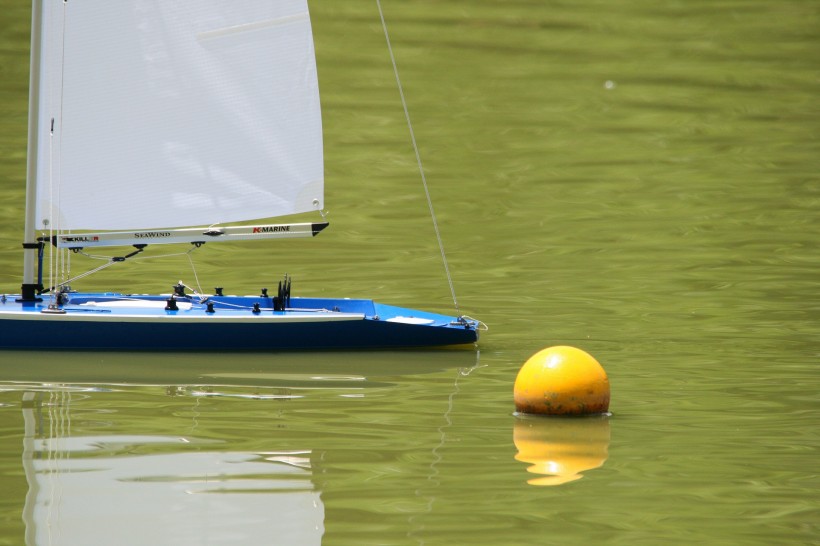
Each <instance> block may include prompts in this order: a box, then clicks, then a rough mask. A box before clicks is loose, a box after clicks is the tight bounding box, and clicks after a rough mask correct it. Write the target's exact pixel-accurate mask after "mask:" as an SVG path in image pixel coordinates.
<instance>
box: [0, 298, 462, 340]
mask: <svg viewBox="0 0 820 546" xmlns="http://www.w3.org/2000/svg"><path fill="white" fill-rule="evenodd" d="M167 299H168V296H131V295H128V296H126V295H121V294H70V296H69V301H68V302H66V303H64V304H63V305H61V306H59V308H56V309H52V311H56V312H48V302H47V301H44V302H39V303H19V302H17V301H15V296H6V297H5V301H2V302H0V349H33V350H65V349H71V350H129V351H130V350H152V351H153V350H168V351H191V350H194V351H270V350H316V349H370V348H398V347H433V346H443V345H460V344H469V343H475V342H476V341H478V323H476V322H475V321H472V320H465V319H460V318H456V317H451V316H446V315H439V314H435V313H427V312H423V311H417V310H412V309H405V308H400V307H393V306H388V305H382V304H379V303H375V302H373V301H371V300H348V299H319V298H293V299H292V300H291V301H290V304H291V306H290V307H289V308H288V309H287V310H284V311H274V310H273V302H272V300H271V298H265V297H249V296H212V297H210V298H208V301H207V303H210V304H211V305H212V308H211V309H208V307H207V303H206V302H202V303H200V302H199V301H198V300H197V299H196V298H177V299H176V302H177V305H178V309H177V310H166V309H165V306H166V300H167ZM254 304H257V305H258V308H257V309H256V310H254Z"/></svg>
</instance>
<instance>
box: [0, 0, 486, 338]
mask: <svg viewBox="0 0 820 546" xmlns="http://www.w3.org/2000/svg"><path fill="white" fill-rule="evenodd" d="M32 21H33V24H32V53H31V89H30V112H29V154H28V178H27V193H26V220H25V241H24V244H23V247H24V252H25V258H24V272H23V273H24V280H23V285H22V290H21V294H19V295H7V296H3V297H2V298H0V348H32V349H199V350H211V349H224V350H266V349H312V348H317V349H319V348H364V347H404V346H434V345H451V344H464V343H473V342H475V341H477V339H478V329H479V328H478V327H479V323H478V322H477V321H475V320H473V319H469V318H467V317H464V316H446V315H440V314H436V313H427V312H423V311H417V310H411V309H404V308H397V307H393V306H388V305H383V304H379V303H375V302H373V301H371V300H360V299H347V298H339V299H333V298H297V297H293V298H291V295H290V292H291V290H290V280H289V279H286V280H285V281H284V282H280V284H279V289H278V291H277V293H276V294H270V295H269V294H267V292H266V291H263V292H262V294H260V295H259V296H227V295H223V294H222V293H221V291H220V290H217V291H216V292H217V293H216V294H213V295H207V296H204V295H202V294H198V293H194V294H189V293H186V291H185V287H184V286H182V285H181V284H180V285H179V286H177V287H176V288H175V290H174V293H172V294H165V295H156V296H145V295H140V296H134V295H126V294H111V293H78V292H75V291H72V290H71V289H70V285H69V281H70V279H68V280H67V279H59V280H50V281H49V282H48V286H45V285H44V280H43V272H44V265H43V262H44V260H43V256H44V253H45V252H44V248H46V247H51V248H54V249H56V252H58V253H59V252H71V251H73V252H85V251H86V250H87V249H93V248H95V247H102V246H123V245H128V246H130V248H129V249H128V251H127V252H125V253H123V255H121V256H116V257H112V258H111V260H110V262H109V263H119V262H121V261H125V260H127V259H129V258H131V257H133V256H135V255H137V254H139V253H141V252H142V251H143V250H144V249H145V247H146V246H148V245H154V244H168V243H177V244H184V245H195V246H197V247H198V246H201V245H202V244H206V243H211V242H219V241H235V240H257V239H276V238H292V237H313V236H315V235H316V234H318V233H319V232H320V231H321V230H322V229H324V228H325V227H327V222H325V221H324V217H323V216H321V220H320V221H312V222H302V223H279V224H269V223H265V224H262V223H252V222H259V219H265V218H276V217H284V216H290V215H295V214H303V213H313V214H316V215H319V214H320V213H321V211H322V210H323V207H324V175H323V171H324V167H323V149H322V123H321V111H320V104H319V87H318V78H317V72H316V61H315V54H314V47H313V36H312V32H311V24H310V18H309V15H308V9H307V4H306V0H278V1H276V2H270V1H269V0H242V1H236V2H226V1H224V0H198V1H193V0H184V1H183V0H180V1H175V2H159V3H154V2H151V3H147V2H141V1H133V2H109V1H105V0H72V1H71V2H55V1H50V0H35V1H34V3H33V17H32ZM191 226H200V227H191ZM59 259H60V258H59V257H58V258H52V259H51V260H49V263H50V267H51V269H55V268H56V265H55V263H56V262H57V261H58V260H59Z"/></svg>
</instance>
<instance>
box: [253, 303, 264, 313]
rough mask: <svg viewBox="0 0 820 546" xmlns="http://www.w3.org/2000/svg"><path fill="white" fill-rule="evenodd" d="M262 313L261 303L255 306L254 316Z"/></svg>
mask: <svg viewBox="0 0 820 546" xmlns="http://www.w3.org/2000/svg"><path fill="white" fill-rule="evenodd" d="M261 312H262V309H261V308H260V307H259V302H257V303H254V304H253V314H254V315H258V314H259V313H261Z"/></svg>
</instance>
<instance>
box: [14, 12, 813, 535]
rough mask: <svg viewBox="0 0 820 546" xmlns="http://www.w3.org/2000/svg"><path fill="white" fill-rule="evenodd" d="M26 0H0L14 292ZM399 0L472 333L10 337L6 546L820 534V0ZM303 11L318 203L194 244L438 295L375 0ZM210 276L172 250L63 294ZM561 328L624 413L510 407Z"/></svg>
mask: <svg viewBox="0 0 820 546" xmlns="http://www.w3.org/2000/svg"><path fill="white" fill-rule="evenodd" d="M23 4H25V3H24V2H11V1H8V0H3V1H2V2H0V6H2V14H3V15H2V25H0V185H2V189H3V193H2V195H3V198H2V200H0V291H5V292H15V291H17V290H18V289H19V285H20V275H21V264H20V251H19V250H18V249H19V244H20V242H21V239H22V206H23V195H24V180H25V152H26V148H25V138H26V137H25V131H26V115H27V113H26V107H27V82H28V79H27V78H28V60H27V52H28V25H29V8H28V6H25V5H23ZM382 4H383V7H384V9H385V14H386V17H387V20H388V23H389V24H390V31H391V38H392V40H393V47H394V50H395V53H396V57H397V61H398V64H399V68H400V70H401V76H402V82H403V84H404V91H405V94H406V96H407V100H408V106H409V110H410V114H411V116H412V118H413V122H414V130H415V134H416V138H417V140H418V142H419V146H420V152H421V157H422V160H423V162H424V167H425V171H426V174H427V179H428V182H429V184H430V192H431V195H432V197H433V200H434V204H435V206H436V213H437V216H438V221H439V225H440V228H441V232H442V236H443V239H444V244H445V248H446V250H447V256H448V259H449V263H450V269H451V271H452V273H453V278H454V284H455V288H456V291H457V295H458V303H459V306H460V308H461V311H462V312H464V313H466V314H469V315H471V316H474V317H477V318H480V319H481V320H483V321H484V322H485V323H487V324H488V325H489V327H490V330H489V331H488V332H486V333H485V335H484V336H483V338H482V341H481V343H480V345H479V348H478V349H479V350H478V351H472V350H462V351H449V350H447V351H434V352H430V351H421V352H387V353H381V352H379V353H319V354H306V355H162V354H140V355H127V354H125V355H123V354H119V355H118V354H76V355H54V354H49V355H42V354H36V353H3V354H0V361H2V365H1V367H0V380H2V381H0V434H2V443H0V491H2V494H0V544H9V545H18V544H24V543H26V541H28V542H29V543H32V544H33V543H37V544H48V543H53V544H62V543H73V544H76V543H84V542H82V539H79V538H76V536H77V535H73V538H72V535H71V533H72V532H77V529H80V530H82V531H83V532H84V533H86V534H85V535H82V536H85V537H90V536H94V537H107V540H105V541H102V542H100V543H109V544H126V543H128V542H127V541H128V539H129V537H130V538H131V539H132V540H137V539H134V538H133V537H134V536H135V535H134V533H133V532H132V531H131V529H132V528H133V529H136V530H137V531H140V530H142V531H145V532H147V531H146V530H147V529H151V528H155V530H156V531H157V532H159V533H161V534H160V538H159V539H157V537H154V538H153V540H154V542H153V543H163V542H164V543H168V544H206V543H213V544H256V543H258V544H265V543H271V544H289V543H294V542H293V539H286V538H284V537H287V536H291V535H287V533H286V532H285V531H284V530H285V529H291V528H293V527H295V528H300V524H301V530H302V531H303V532H304V533H305V534H304V536H305V537H308V538H303V539H302V540H301V542H302V543H318V542H317V541H318V540H321V543H322V544H326V545H329V544H349V545H361V544H374V545H375V544H391V545H392V544H442V545H445V544H446V545H452V544H464V545H479V544H488V545H490V544H492V545H497V544H505V545H506V544H549V545H565V544H579V543H602V544H629V545H635V544H647V545H654V544H693V543H703V544H727V545H728V544H732V545H734V544H752V545H757V544H759V545H770V544H786V543H789V544H820V538H819V537H820V495H818V490H819V489H818V488H819V487H820V479H819V478H818V460H819V459H818V447H820V433H818V430H820V426H819V425H820V416H818V412H819V411H820V395H818V386H820V381H818V373H817V369H816V368H817V360H818V355H820V328H818V323H820V298H818V295H817V294H818V293H820V283H819V282H818V280H820V279H819V277H818V271H820V253H818V250H820V244H819V243H820V227H818V219H819V218H818V212H820V177H818V174H817V173H818V167H820V159H819V158H820V145H819V144H818V142H820V139H819V138H818V137H820V134H819V133H820V108H818V100H817V97H818V96H820V34H819V33H818V29H819V28H820V4H818V3H816V2H811V1H801V0H780V1H777V2H774V1H753V0H735V1H716V2H695V1H691V2H679V1H662V2H648V1H639V0H623V1H615V2H612V1H609V2H604V1H590V0H584V1H581V2H553V1H534V0H531V1H528V0H519V1H512V0H496V1H493V2H486V1H479V0H470V1H468V0H460V1H459V0H414V1H404V2H397V1H395V0H386V1H383V2H382ZM311 11H312V16H313V25H314V30H315V33H316V49H317V55H318V64H319V77H320V85H321V88H322V102H323V109H324V119H325V122H324V124H325V134H326V136H325V155H326V180H327V199H326V202H327V206H328V209H329V211H330V217H329V219H330V222H331V228H330V229H328V230H326V231H325V232H323V233H322V235H321V236H320V237H317V238H316V239H315V240H311V241H305V242H301V241H287V242H284V243H281V244H277V245H276V246H275V247H269V246H260V247H252V246H247V245H244V246H240V245H238V246H235V247H231V248H225V247H221V248H217V247H216V246H215V247H214V248H207V247H205V248H203V249H201V250H200V251H197V252H196V253H195V254H194V255H193V256H194V261H195V264H196V278H198V281H199V282H200V283H201V284H202V286H203V288H205V289H210V287H212V286H225V287H227V288H228V289H230V290H231V291H234V292H236V293H255V292H256V291H257V290H258V289H259V287H262V286H273V285H274V282H275V281H276V280H278V279H279V278H280V277H281V275H282V274H284V273H285V272H287V273H289V274H290V275H291V276H292V277H294V279H295V280H294V295H333V296H350V297H373V298H375V299H378V300H380V301H384V302H386V303H393V304H400V305H410V306H419V307H424V308H428V309H432V310H440V311H450V310H452V307H453V303H452V299H451V297H450V293H449V288H448V285H447V281H446V279H445V276H444V272H443V268H442V266H441V261H440V257H439V253H438V249H437V246H436V241H435V235H434V232H433V228H432V225H431V222H430V219H429V213H428V211H427V205H426V203H425V200H424V194H423V190H422V188H421V183H420V181H419V176H418V172H417V170H416V162H415V158H414V155H413V151H412V148H411V146H410V142H409V138H408V133H407V128H406V126H405V124H404V119H403V113H402V109H401V104H400V102H399V97H398V93H397V91H396V86H395V80H394V77H393V74H392V71H391V67H390V61H389V57H388V55H387V50H386V48H385V45H384V36H383V34H382V30H381V27H380V24H379V19H378V12H377V9H376V5H375V2H371V1H369V0H346V1H345V2H336V1H333V2H331V1H329V0H315V1H313V2H312V3H311ZM99 205H100V206H104V203H99ZM160 253H162V252H160ZM72 266H73V268H75V269H77V270H78V271H81V270H84V269H86V268H90V267H91V266H89V265H88V264H85V263H83V262H81V261H79V260H77V261H75V263H74V264H72ZM194 278H195V276H194V273H193V272H192V269H191V266H190V264H189V262H188V260H187V258H181V257H177V258H168V259H167V260H164V261H163V260H145V261H140V262H136V263H134V264H132V265H124V266H123V267H122V268H120V269H117V268H111V269H109V270H107V271H106V272H104V273H101V274H99V275H98V276H96V277H91V278H90V279H88V280H84V281H81V282H79V283H75V285H74V287H75V288H79V289H86V288H87V289H94V288H107V289H109V288H110V289H114V290H124V291H133V292H139V291H157V290H159V291H163V292H165V291H168V289H169V286H170V285H172V284H175V283H176V281H177V280H179V279H184V280H185V281H186V283H188V284H190V283H191V282H193V279H194ZM554 344H570V345H575V346H578V347H581V348H583V349H585V350H587V351H588V352H590V353H592V354H593V355H595V356H596V358H597V359H598V360H599V361H600V362H601V363H602V364H603V365H604V367H605V368H606V370H607V372H608V374H609V377H610V381H611V384H612V404H611V410H612V416H611V417H609V418H608V419H592V420H581V421H570V422H566V421H556V420H551V421H550V420H547V421H545V420H537V421H533V420H531V419H520V418H516V417H514V416H513V407H512V384H513V381H514V379H515V375H516V373H517V371H518V369H519V368H520V366H521V364H522V363H523V362H524V361H525V360H526V358H527V357H528V356H529V355H531V354H532V353H534V352H535V351H537V350H538V349H540V348H542V347H545V346H549V345H554ZM24 398H25V399H26V401H25V402H24ZM514 434H516V437H515V439H514ZM525 435H528V436H526V437H525ZM49 438H52V439H54V440H52V441H46V440H47V439H49ZM84 439H86V440H84ZM72 440H73V441H75V442H78V443H79V444H82V442H83V441H87V442H91V443H92V444H93V446H92V447H91V448H88V446H86V447H82V446H80V445H77V444H73V443H72ZM38 442H40V443H38ZM43 442H45V443H43ZM283 454H284V455H283ZM197 457H210V459H209V460H211V464H210V466H208V465H206V466H204V467H202V466H198V463H197V461H198V460H199V459H197ZM228 457H234V458H238V459H241V460H240V461H238V462H237V460H234V462H233V463H232V464H233V466H231V465H230V464H228V463H226V462H225V461H224V460H223V458H228ZM287 457H292V458H293V459H287V460H286V462H283V461H285V459H286V458H287ZM232 460H233V459H232ZM214 461H215V462H214ZM294 461H296V462H294ZM95 462H96V463H97V466H96V467H95V468H94V469H91V470H89V469H88V468H86V467H85V466H83V465H89V464H91V463H95ZM260 465H263V466H260ZM264 465H268V466H264ZM124 467H128V468H129V469H130V470H129V472H130V474H127V475H125V474H123V475H120V474H117V472H125V470H124V469H123V468H124ZM81 468H82V469H84V471H85V472H86V473H87V479H86V480H85V481H82V480H79V479H78V478H77V476H78V475H79V474H78V472H79V469H81ZM226 468H230V469H233V470H226ZM32 469H33V470H32ZM106 469H109V470H106ZM528 469H530V471H528ZM232 472H233V474H232ZM550 472H552V474H549V473H550ZM528 482H532V483H528ZM561 482H563V483H561ZM32 483H34V484H35V485H34V486H32ZM77 483H80V484H86V485H83V486H79V487H78V486H77V485H76V484H77ZM541 483H550V484H553V485H552V486H547V485H544V486H542V485H538V484H541ZM203 484H207V485H203ZM203 487H205V488H206V489H205V492H206V493H207V494H197V492H199V493H202V490H201V489H198V488H203ZM84 488H85V489H84ZM32 491H34V493H32ZM27 493H28V498H27ZM38 495H39V496H38ZM49 495H50V496H49ZM83 495H88V497H84V496H83ZM146 498H148V499H158V500H157V506H158V507H159V506H161V507H163V509H167V510H166V512H163V513H164V514H166V515H167V519H168V520H169V521H165V520H163V521H162V523H159V520H158V519H157V514H155V513H152V511H151V507H150V506H146V503H145V502H143V501H141V500H140V499H146ZM94 499H96V500H94ZM160 499H168V500H167V503H168V504H162V502H164V501H162V500H160ZM303 501H304V502H309V503H312V504H311V507H312V508H311V510H313V512H310V510H307V509H306V511H305V513H304V515H303V516H299V515H298V514H297V515H296V516H294V515H293V513H292V511H293V510H296V509H297V508H299V507H302V504H301V503H302V502H303ZM249 503H253V504H254V506H257V507H258V508H260V511H259V513H257V511H254V510H253V509H251V508H248V509H247V510H245V511H243V510H242V509H241V508H242V507H248V506H250V504H249ZM83 507H86V509H85V511H83ZM283 507H290V508H291V509H292V510H291V511H290V512H289V511H288V510H286V509H285V508H283ZM316 510H319V512H318V513H320V515H321V518H320V528H319V529H318V530H317V528H316V522H315V520H314V519H311V518H314V517H315V514H316V513H317V512H316ZM77 514H82V517H84V518H88V522H89V523H88V524H87V525H83V522H84V521H85V520H83V519H78V518H80V516H79V515H77ZM174 514H177V517H176V518H174ZM260 514H263V515H260ZM162 533H165V534H162ZM260 537H264V538H260ZM61 540H62V541H63V542H61ZM70 540H74V542H71V541H70ZM50 541H51V542H50ZM311 541H312V542H311ZM136 543H139V541H137V542H136Z"/></svg>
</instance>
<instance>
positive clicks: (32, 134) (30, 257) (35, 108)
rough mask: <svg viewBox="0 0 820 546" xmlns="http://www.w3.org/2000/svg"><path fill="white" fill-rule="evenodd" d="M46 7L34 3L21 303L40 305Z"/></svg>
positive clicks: (39, 2) (32, 8)
mask: <svg viewBox="0 0 820 546" xmlns="http://www.w3.org/2000/svg"><path fill="white" fill-rule="evenodd" d="M42 4H43V3H42V2H41V0H33V1H32V3H31V68H30V71H31V72H30V74H29V92H28V154H27V168H26V216H25V218H26V219H25V227H24V234H23V286H22V288H21V295H22V297H21V301H24V302H25V301H31V302H34V301H38V298H37V297H36V294H37V292H38V291H39V290H41V289H42V286H41V285H40V283H39V282H38V281H37V273H38V272H37V267H38V265H37V257H38V254H39V250H40V247H41V245H42V243H39V242H38V241H37V218H36V214H37V206H36V205H37V176H38V174H37V146H38V142H39V138H40V129H41V127H40V75H41V74H40V66H41V61H42V50H43V44H42V36H43V5H42Z"/></svg>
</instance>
